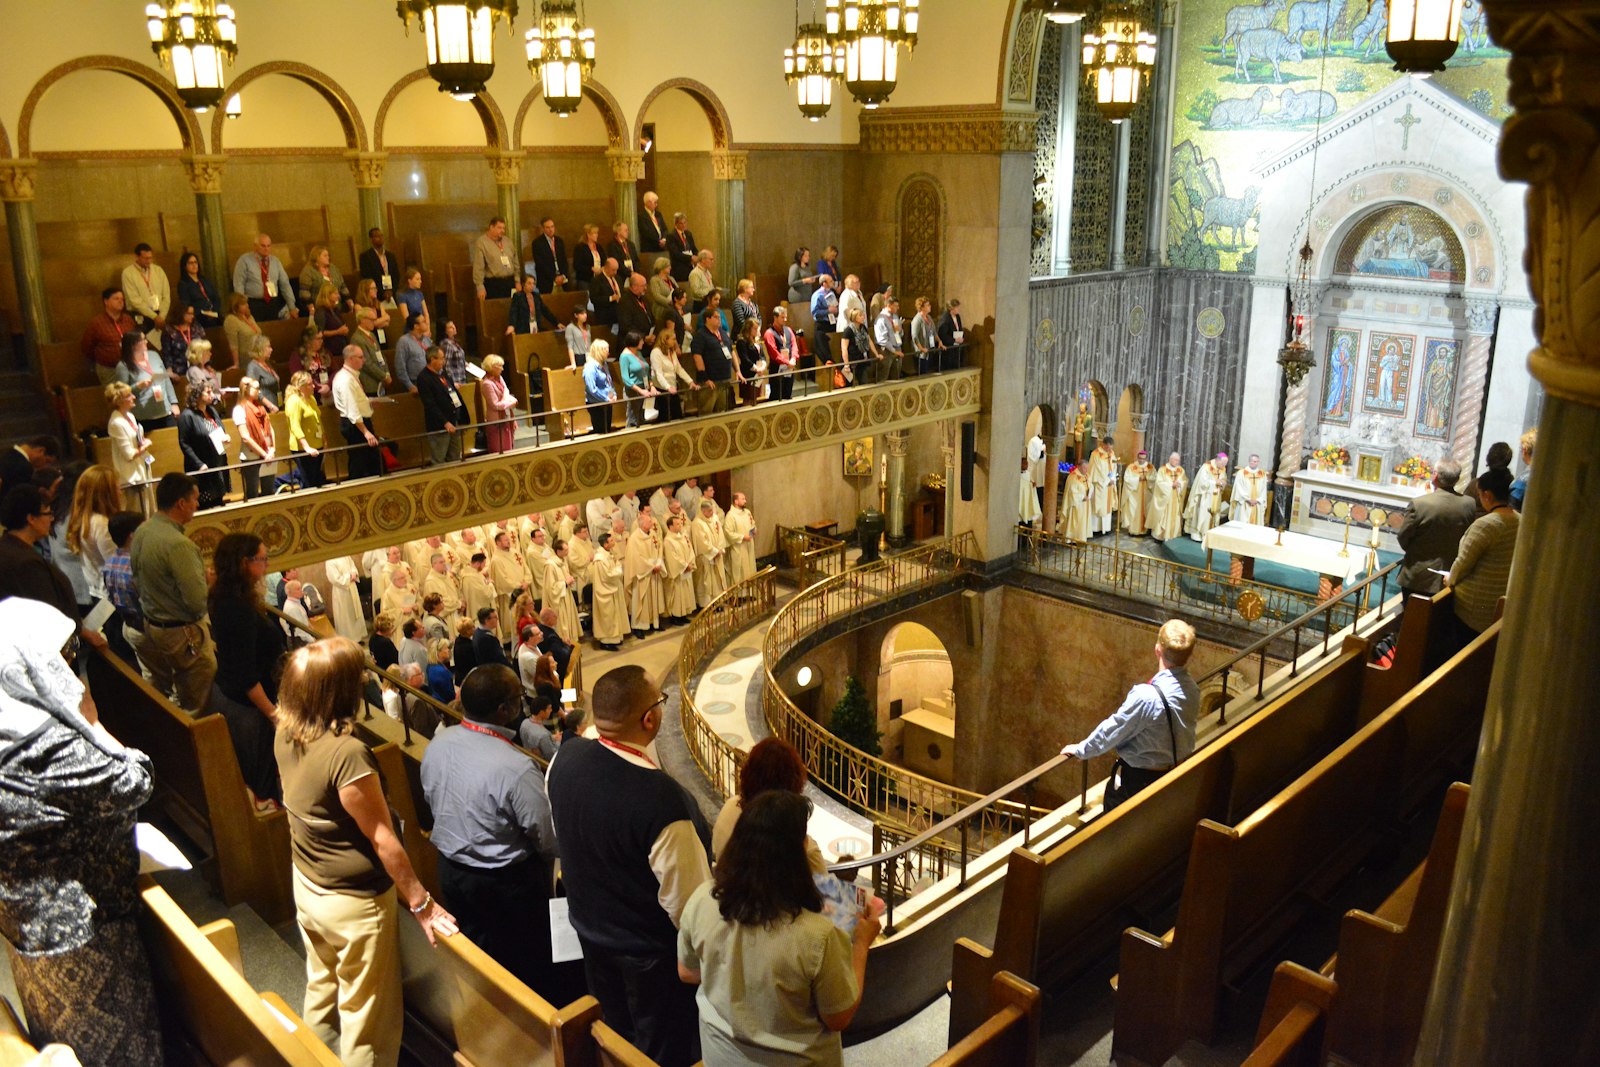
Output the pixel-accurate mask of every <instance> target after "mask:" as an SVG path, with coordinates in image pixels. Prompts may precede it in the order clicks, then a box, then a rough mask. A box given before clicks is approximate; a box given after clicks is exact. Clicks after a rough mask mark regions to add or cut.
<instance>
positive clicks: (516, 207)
mask: <svg viewBox="0 0 1600 1067" xmlns="http://www.w3.org/2000/svg"><path fill="white" fill-rule="evenodd" d="M487 158H488V160H489V169H490V170H492V171H494V202H495V213H496V214H498V215H499V216H500V217H501V218H503V219H505V220H506V234H507V235H508V236H509V237H510V238H511V243H512V244H513V245H515V246H516V249H517V254H516V256H515V257H513V258H515V259H516V261H517V263H516V267H517V274H519V275H520V274H521V273H522V262H521V257H522V255H523V253H524V252H525V251H526V249H524V248H523V247H522V207H521V204H522V159H523V156H522V153H521V152H490V153H489V154H488V156H487Z"/></svg>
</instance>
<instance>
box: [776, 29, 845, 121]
mask: <svg viewBox="0 0 1600 1067" xmlns="http://www.w3.org/2000/svg"><path fill="white" fill-rule="evenodd" d="M815 17H816V10H815V8H813V9H812V18H813V19H814V18H815ZM843 74H844V49H843V48H842V47H840V46H837V45H832V44H829V43H828V30H827V27H826V26H825V25H824V24H822V23H820V22H807V23H805V24H803V25H802V24H801V23H800V8H799V4H798V3H796V5H795V28H794V44H792V45H790V46H789V47H788V48H785V49H784V50H783V80H784V81H786V82H788V83H789V84H790V85H792V86H794V93H795V103H796V104H798V105H799V107H800V114H802V115H804V116H805V117H806V118H808V119H810V120H811V121H812V122H816V121H818V120H819V119H821V118H822V116H824V115H826V114H827V113H828V109H829V108H831V107H832V106H833V83H834V82H836V81H838V80H839V78H840V76H841V75H843Z"/></svg>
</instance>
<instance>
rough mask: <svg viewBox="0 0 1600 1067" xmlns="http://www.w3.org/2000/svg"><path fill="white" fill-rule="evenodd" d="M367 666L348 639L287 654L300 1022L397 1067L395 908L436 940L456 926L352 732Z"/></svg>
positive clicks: (284, 708)
mask: <svg viewBox="0 0 1600 1067" xmlns="http://www.w3.org/2000/svg"><path fill="white" fill-rule="evenodd" d="M365 669H366V654H365V653H363V652H362V651H361V646H359V645H357V644H356V643H355V642H354V641H350V640H348V639H346V638H343V637H330V638H327V639H325V640H322V641H318V642H316V643H315V644H311V645H306V646H305V647H303V648H298V649H296V650H295V651H294V652H292V653H290V655H289V662H288V665H287V667H285V669H284V672H283V680H282V682H281V683H280V685H279V688H278V732H277V738H276V744H275V747H276V751H277V756H278V766H279V767H280V768H281V769H282V772H283V803H284V807H285V808H286V809H287V810H288V812H289V843H290V848H291V851H292V855H293V861H294V901H295V920H296V922H297V923H298V924H299V926H300V936H301V937H302V938H303V939H304V941H305V945H306V996H305V1007H304V1009H303V1010H302V1011H301V1016H302V1017H303V1018H304V1019H305V1021H306V1025H308V1026H309V1027H310V1028H311V1031H312V1033H314V1034H316V1035H317V1037H318V1038H319V1039H320V1040H321V1041H322V1042H323V1043H324V1044H326V1045H327V1046H328V1047H329V1048H330V1049H336V1050H337V1051H338V1053H339V1058H340V1059H341V1060H342V1061H343V1062H344V1063H346V1064H358V1063H359V1064H370V1065H372V1067H394V1065H395V1064H396V1063H397V1062H398V1061H399V1058H400V1030H401V1024H402V1022H403V1013H404V1006H403V1004H402V1002H401V991H400V927H399V912H398V909H397V908H396V903H397V901H404V902H405V906H406V910H407V911H409V912H410V913H411V916H412V918H414V919H415V920H416V921H417V923H418V925H420V926H421V927H422V932H423V933H424V934H426V935H427V936H428V942H429V943H430V944H433V943H435V939H436V937H437V936H438V935H441V934H442V935H444V936H446V937H448V936H449V935H451V934H454V933H455V932H456V922H455V919H454V917H453V916H451V915H450V913H449V912H447V911H445V910H444V909H443V908H442V907H440V906H439V905H438V903H436V902H435V901H434V899H433V895H432V894H431V893H429V892H428V891H427V890H426V889H424V888H423V886H422V883H421V882H420V881H418V880H417V876H416V872H414V871H413V870H412V868H411V861H410V860H409V859H407V858H406V853H405V849H404V847H402V845H401V843H400V838H399V836H398V835H397V834H396V833H395V828H394V823H393V821H392V818H393V817H392V815H391V813H390V810H389V805H388V802H387V800H386V799H385V797H384V783H383V776H382V772H380V771H379V770H378V763H377V760H376V759H375V758H374V757H373V755H372V751H371V750H370V749H369V748H367V746H366V745H364V744H362V743H361V741H360V740H358V739H357V738H356V737H355V736H354V735H353V725H354V722H355V717H356V714H357V712H358V711H359V710H360V708H361V703H362V699H363V697H362V678H363V673H364V671H365Z"/></svg>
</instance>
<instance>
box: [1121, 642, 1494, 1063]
mask: <svg viewBox="0 0 1600 1067" xmlns="http://www.w3.org/2000/svg"><path fill="white" fill-rule="evenodd" d="M1498 634H1499V627H1498V626H1494V627H1491V628H1490V629H1489V630H1488V631H1486V632H1485V633H1484V634H1482V635H1481V636H1480V637H1479V638H1478V639H1477V640H1475V641H1474V642H1473V643H1472V644H1471V645H1469V646H1468V647H1467V648H1466V649H1465V650H1463V651H1462V652H1461V653H1459V654H1458V655H1456V656H1454V657H1452V658H1451V659H1450V660H1449V661H1448V662H1447V663H1445V665H1444V666H1442V667H1441V668H1440V669H1439V670H1438V671H1436V672H1435V673H1434V674H1433V675H1431V676H1430V677H1429V678H1428V679H1427V680H1426V681H1425V682H1424V683H1423V684H1422V685H1420V686H1418V687H1417V688H1416V689H1414V690H1413V691H1412V692H1411V693H1409V694H1408V695H1407V696H1406V697H1405V698H1404V699H1402V700H1401V701H1399V702H1398V703H1396V704H1395V705H1394V706H1393V707H1391V708H1390V709H1389V710H1387V711H1385V712H1384V713H1383V714H1381V715H1379V716H1378V717H1377V718H1376V719H1374V720H1372V721H1371V722H1370V723H1367V724H1366V725H1365V726H1363V727H1362V728H1361V729H1360V730H1358V731H1356V732H1355V733H1354V734H1353V735H1352V736H1350V738H1349V739H1348V740H1346V741H1345V742H1344V743H1343V744H1341V745H1339V746H1338V747H1337V748H1335V749H1334V750H1333V751H1332V752H1330V753H1328V755H1327V756H1325V757H1324V758H1323V759H1321V760H1320V761H1319V762H1318V763H1317V765H1316V766H1315V767H1313V768H1311V769H1310V770H1309V771H1307V772H1306V773H1305V774H1303V775H1301V776H1300V777H1299V778H1297V779H1296V780H1295V781H1294V782H1292V783H1291V784H1290V785H1289V786H1287V787H1286V788H1285V789H1283V790H1282V791H1280V792H1279V793H1277V795H1275V796H1273V797H1272V798H1271V799H1269V800H1267V801H1266V802H1265V803H1263V804H1262V805H1260V806H1259V807H1258V808H1256V809H1255V810H1253V811H1251V812H1250V813H1249V814H1248V815H1247V816H1245V817H1244V818H1243V819H1237V818H1235V819H1231V820H1227V821H1222V820H1213V819H1211V818H1202V819H1201V820H1200V821H1199V824H1198V825H1197V826H1195V828H1194V835H1193V843H1192V845H1191V847H1190V851H1189V862H1188V871H1187V873H1186V875H1185V878H1184V888H1183V896H1182V899H1181V901H1180V903H1179V907H1178V918H1177V923H1176V925H1175V926H1174V927H1173V928H1172V929H1171V930H1169V931H1167V933H1166V934H1165V935H1162V936H1160V937H1157V936H1156V935H1153V934H1150V933H1146V932H1145V931H1144V930H1141V929H1138V928H1133V927H1131V928H1129V929H1128V930H1126V931H1125V932H1124V933H1123V936H1122V958H1121V970H1120V973H1119V975H1118V977H1117V986H1116V988H1117V997H1116V1028H1115V1031H1114V1033H1113V1035H1112V1056H1113V1058H1117V1057H1118V1056H1119V1055H1127V1056H1130V1057H1132V1059H1133V1060H1134V1061H1137V1062H1141V1063H1149V1064H1156V1063H1163V1062H1165V1061H1166V1060H1167V1058H1168V1057H1170V1056H1171V1055H1172V1054H1173V1053H1174V1052H1176V1051H1177V1049H1178V1048H1179V1047H1180V1046H1181V1045H1182V1044H1183V1043H1184V1042H1185V1041H1186V1040H1190V1039H1198V1040H1201V1041H1210V1040H1211V1039H1212V1037H1213V1035H1214V1033H1215V1031H1216V1028H1217V1026H1218V1023H1219V1020H1220V1017H1221V1012H1222V1007H1223V991H1224V987H1225V986H1226V985H1228V984H1231V983H1233V982H1234V981H1235V979H1236V978H1238V977H1239V976H1241V975H1243V974H1245V973H1247V972H1248V970H1249V969H1250V968H1251V967H1253V966H1254V965H1255V964H1256V963H1258V962H1259V961H1260V960H1261V958H1262V956H1263V954H1264V951H1265V950H1266V949H1268V948H1270V947H1272V946H1273V945H1274V944H1275V943H1276V942H1277V941H1278V940H1279V939H1280V938H1281V937H1282V936H1283V934H1284V933H1286V932H1287V930H1289V929H1291V928H1292V926H1293V924H1294V922H1295V921H1296V920H1297V919H1298V918H1299V916H1300V913H1301V910H1302V909H1303V907H1304V905H1305V901H1306V900H1307V899H1308V898H1309V899H1313V900H1314V899H1318V898H1319V896H1321V895H1322V894H1325V893H1326V892H1327V891H1328V890H1329V889H1331V888H1332V887H1333V886H1336V885H1337V884H1338V883H1339V882H1340V881H1342V880H1343V879H1344V878H1345V877H1346V876H1347V875H1348V874H1349V873H1350V872H1351V871H1352V870H1354V869H1355V868H1356V867H1357V866H1358V865H1359V864H1360V862H1361V861H1362V860H1363V859H1364V858H1365V857H1366V856H1367V854H1368V853H1369V852H1370V851H1371V850H1372V848H1373V847H1374V845H1375V844H1377V843H1378V842H1379V841H1380V840H1381V839H1382V838H1384V837H1385V836H1387V835H1389V834H1391V833H1392V832H1393V831H1394V829H1395V827H1396V826H1398V825H1399V823H1400V820H1401V819H1402V818H1403V817H1404V816H1405V815H1406V814H1408V812H1409V810H1410V809H1411V806H1412V805H1411V801H1412V799H1413V798H1417V797H1420V796H1421V795H1423V794H1425V793H1426V792H1428V791H1430V790H1431V788H1432V785H1433V783H1435V782H1437V781H1439V780H1440V773H1439V772H1440V770H1441V768H1442V767H1448V766H1449V761H1450V760H1451V759H1452V758H1453V757H1454V756H1455V754H1456V753H1457V752H1458V751H1459V749H1460V748H1461V746H1462V745H1463V744H1471V743H1473V742H1475V741H1476V739H1477V737H1478V733H1479V730H1480V729H1481V726H1482V720H1483V710H1484V705H1485V702H1486V698H1487V692H1488V682H1489V674H1490V672H1491V670H1492V668H1493V662H1494V648H1495V641H1496V638H1497V636H1498ZM1450 769H1451V770H1452V771H1455V770H1459V768H1454V767H1451V768H1450ZM1450 777H1459V775H1458V774H1454V773H1452V774H1451V775H1450ZM1446 780H1448V779H1446ZM1229 823H1232V825H1229ZM1127 847H1134V846H1133V845H1132V844H1131V843H1127Z"/></svg>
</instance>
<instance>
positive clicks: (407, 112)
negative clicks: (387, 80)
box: [372, 70, 510, 152]
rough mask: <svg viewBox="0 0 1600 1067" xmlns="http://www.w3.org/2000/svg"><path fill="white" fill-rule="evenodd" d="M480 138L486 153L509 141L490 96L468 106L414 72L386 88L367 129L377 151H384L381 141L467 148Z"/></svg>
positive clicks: (425, 74) (476, 98) (479, 97)
mask: <svg viewBox="0 0 1600 1067" xmlns="http://www.w3.org/2000/svg"><path fill="white" fill-rule="evenodd" d="M391 122H392V123H393V127H392V129H391V126H390V123H391ZM480 137H481V138H482V139H483V144H484V147H485V148H488V149H497V148H500V147H502V146H504V145H507V144H509V143H510V139H509V138H508V137H507V136H506V120H505V116H504V115H502V114H501V113H500V106H499V105H498V104H496V103H495V102H494V98H493V97H492V96H489V95H488V94H487V93H479V94H478V95H477V96H474V97H473V98H472V100H471V102H470V103H468V102H462V101H459V100H454V99H452V98H451V97H450V96H449V95H448V94H445V93H441V92H438V91H437V89H436V87H435V86H434V83H433V81H432V79H430V78H429V77H428V72H427V71H426V70H414V71H412V72H411V73H410V74H407V75H406V76H405V77H403V78H401V79H400V80H399V81H397V82H395V83H394V85H392V86H390V87H389V91H388V93H386V94H384V97H383V103H381V104H379V105H378V117H377V120H376V121H375V122H374V123H373V127H372V144H373V150H374V151H377V152H381V151H383V150H384V145H385V143H387V141H395V142H398V143H400V144H402V145H404V146H406V147H414V148H432V147H442V146H451V147H455V146H460V145H468V144H472V143H473V142H475V141H477V140H478V139H479V138H480Z"/></svg>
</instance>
